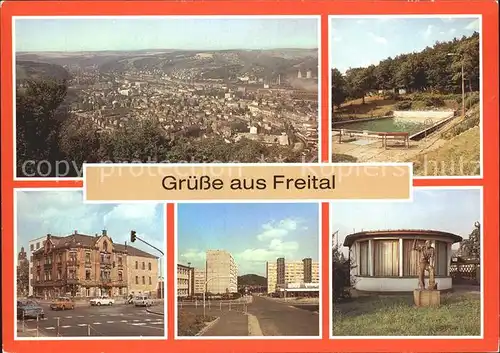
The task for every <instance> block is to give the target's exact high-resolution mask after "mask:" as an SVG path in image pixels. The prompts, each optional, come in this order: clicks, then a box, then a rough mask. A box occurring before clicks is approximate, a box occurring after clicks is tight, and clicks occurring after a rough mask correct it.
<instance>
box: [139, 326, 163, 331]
mask: <svg viewBox="0 0 500 353" xmlns="http://www.w3.org/2000/svg"><path fill="white" fill-rule="evenodd" d="M142 327H147V328H154V329H155V330H162V331H163V330H164V328H163V327H155V326H142Z"/></svg>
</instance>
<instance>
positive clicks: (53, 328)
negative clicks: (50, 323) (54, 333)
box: [45, 327, 56, 330]
mask: <svg viewBox="0 0 500 353" xmlns="http://www.w3.org/2000/svg"><path fill="white" fill-rule="evenodd" d="M45 329H46V330H55V329H56V328H55V327H46V328H45Z"/></svg>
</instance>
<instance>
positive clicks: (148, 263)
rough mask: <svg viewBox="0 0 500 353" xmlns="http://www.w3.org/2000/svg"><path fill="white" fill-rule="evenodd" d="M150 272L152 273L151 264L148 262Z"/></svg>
mask: <svg viewBox="0 0 500 353" xmlns="http://www.w3.org/2000/svg"><path fill="white" fill-rule="evenodd" d="M148 270H149V271H151V262H148Z"/></svg>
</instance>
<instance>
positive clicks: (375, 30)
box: [330, 16, 480, 73]
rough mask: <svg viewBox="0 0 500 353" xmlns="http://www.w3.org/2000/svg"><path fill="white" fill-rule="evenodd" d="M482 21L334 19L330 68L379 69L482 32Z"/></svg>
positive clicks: (456, 19) (459, 19) (331, 34)
mask: <svg viewBox="0 0 500 353" xmlns="http://www.w3.org/2000/svg"><path fill="white" fill-rule="evenodd" d="M479 26H480V21H479V19H478V18H477V17H476V18H474V17H470V18H457V17H454V18H451V17H439V18H436V17H434V18H425V17H424V18H395V17H384V16H380V17H377V18H361V17H360V18H333V19H332V20H331V32H330V39H331V41H330V43H331V44H330V66H331V67H332V68H337V69H338V70H339V71H340V72H342V73H344V72H345V71H346V70H347V69H349V68H354V67H367V66H370V65H372V64H373V65H377V64H378V63H379V62H380V61H381V60H383V59H386V58H388V57H395V56H396V55H400V54H405V53H412V52H419V51H422V50H423V49H425V48H426V47H428V46H432V45H434V44H435V43H436V42H437V41H441V42H444V41H449V40H453V39H454V38H461V37H462V36H464V35H465V36H470V35H471V34H473V33H474V31H476V32H479V31H480V29H479Z"/></svg>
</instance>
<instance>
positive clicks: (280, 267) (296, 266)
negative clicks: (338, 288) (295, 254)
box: [266, 257, 319, 293]
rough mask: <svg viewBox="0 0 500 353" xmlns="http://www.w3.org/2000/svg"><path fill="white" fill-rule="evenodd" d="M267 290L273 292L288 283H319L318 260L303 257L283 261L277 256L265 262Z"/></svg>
mask: <svg viewBox="0 0 500 353" xmlns="http://www.w3.org/2000/svg"><path fill="white" fill-rule="evenodd" d="M266 277H267V292H268V293H274V292H276V291H277V290H278V288H280V287H286V286H287V285H290V284H306V283H319V262H317V261H312V259H311V258H305V259H303V260H301V261H285V259H284V258H282V257H281V258H278V259H277V260H276V261H274V262H267V263H266Z"/></svg>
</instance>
